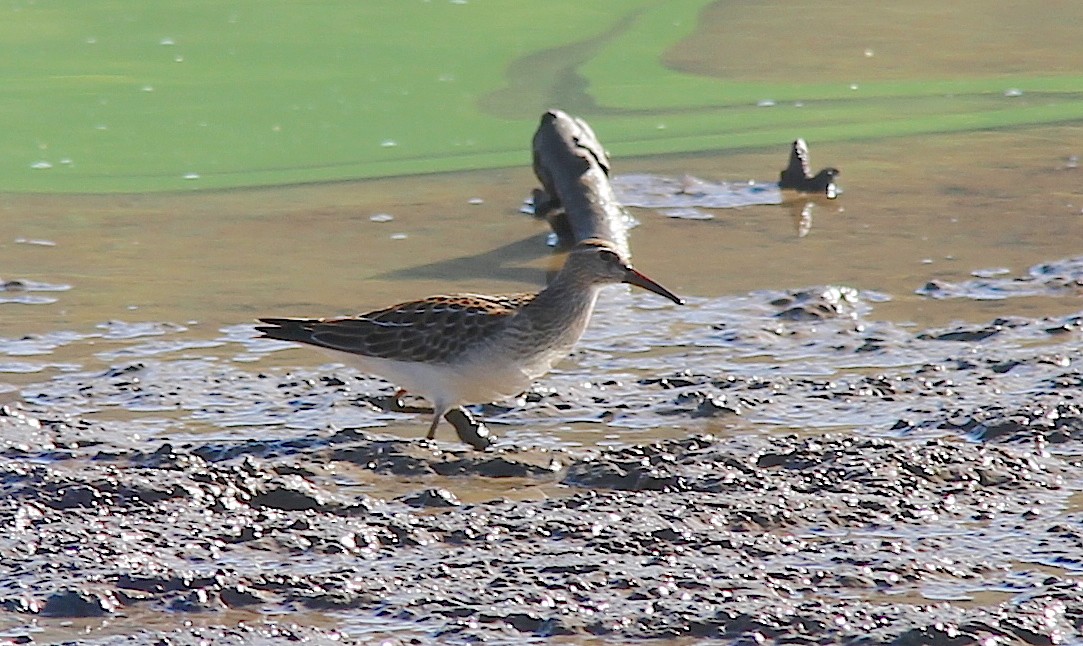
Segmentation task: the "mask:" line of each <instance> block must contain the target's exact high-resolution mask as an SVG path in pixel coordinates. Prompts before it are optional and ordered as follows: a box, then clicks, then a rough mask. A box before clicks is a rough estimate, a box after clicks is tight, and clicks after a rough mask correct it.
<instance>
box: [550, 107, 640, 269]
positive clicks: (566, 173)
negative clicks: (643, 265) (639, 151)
mask: <svg viewBox="0 0 1083 646" xmlns="http://www.w3.org/2000/svg"><path fill="white" fill-rule="evenodd" d="M533 148H534V174H535V175H537V177H538V181H540V182H541V184H542V188H541V189H535V190H534V214H535V215H536V216H538V217H544V218H545V219H546V220H547V221H548V222H549V226H551V227H552V228H553V231H554V232H555V233H556V234H557V236H558V237H559V238H560V242H561V244H563V245H573V244H575V243H577V242H580V241H582V240H586V239H587V238H602V239H604V240H609V241H610V242H612V243H614V244H616V245H617V246H619V247H620V248H621V250H622V251H623V252H624V253H625V254H627V253H628V224H627V220H628V218H627V214H626V213H625V211H624V207H623V206H622V205H621V203H620V202H619V201H618V200H617V196H616V194H615V193H614V192H613V187H612V186H611V185H610V183H609V170H610V165H609V154H608V153H607V152H606V151H605V148H603V147H602V144H601V142H599V141H598V137H597V136H596V135H595V134H594V130H593V129H591V127H590V125H589V124H587V122H586V121H584V120H582V119H580V118H578V117H573V116H571V115H569V114H567V113H566V112H563V111H561V110H549V111H547V112H546V113H545V114H543V115H542V118H541V123H540V124H539V125H538V129H537V131H536V132H535V133H534V143H533Z"/></svg>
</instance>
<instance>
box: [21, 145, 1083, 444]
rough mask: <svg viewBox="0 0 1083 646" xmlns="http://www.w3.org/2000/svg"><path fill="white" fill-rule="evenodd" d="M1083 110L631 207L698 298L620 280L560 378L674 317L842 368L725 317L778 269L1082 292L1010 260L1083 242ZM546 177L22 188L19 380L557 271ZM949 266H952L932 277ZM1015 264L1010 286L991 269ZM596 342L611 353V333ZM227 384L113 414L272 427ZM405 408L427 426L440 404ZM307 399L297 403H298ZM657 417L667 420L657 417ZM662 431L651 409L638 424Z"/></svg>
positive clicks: (817, 368)
mask: <svg viewBox="0 0 1083 646" xmlns="http://www.w3.org/2000/svg"><path fill="white" fill-rule="evenodd" d="M1080 130H1081V129H1080V127H1078V126H1062V127H1057V128H1036V129H1026V130H1018V131H1007V132H993V133H975V134H972V135H965V136H961V137H956V138H951V139H948V138H908V139H889V140H885V141H882V142H878V143H877V145H876V146H871V145H869V144H864V143H854V144H833V145H826V146H817V145H816V144H815V143H812V144H811V146H812V157H813V165H814V166H815V167H819V166H820V165H828V164H830V165H835V166H838V167H840V168H842V169H843V175H842V177H841V182H840V184H841V186H842V188H843V190H844V192H843V194H842V195H841V196H840V197H839V198H838V199H836V200H825V199H818V200H813V201H811V202H808V203H806V201H804V200H801V199H797V200H795V199H794V198H795V196H792V195H787V196H786V198H787V199H788V200H790V201H789V202H787V203H784V204H781V205H753V206H747V207H743V208H728V209H710V208H699V209H698V211H699V212H700V213H705V214H708V215H710V216H711V219H705V220H701V219H684V218H674V217H667V216H666V215H663V214H662V213H660V212H659V210H655V209H646V208H631V209H630V210H631V212H632V214H633V215H634V216H635V217H636V218H637V219H638V220H639V222H640V226H639V227H637V228H636V229H634V231H633V232H632V239H631V240H632V249H633V253H634V260H635V262H636V265H637V267H639V268H640V269H641V270H643V271H645V272H646V273H648V274H649V275H651V276H652V277H654V278H655V279H657V280H658V281H660V282H661V283H663V284H665V285H667V286H669V287H670V288H671V289H673V290H674V291H676V292H678V293H679V294H681V295H683V296H686V297H688V298H689V299H690V301H691V304H690V305H689V306H688V307H685V308H676V307H674V306H671V305H669V304H666V303H661V302H659V301H658V300H657V299H654V298H653V297H652V296H651V295H643V294H637V295H635V296H634V297H633V298H634V300H633V301H632V302H634V303H635V304H636V305H637V307H638V308H642V309H632V310H625V309H624V308H623V306H620V305H615V304H614V303H617V302H619V301H620V299H619V298H617V294H619V293H620V290H619V289H616V290H614V295H612V296H610V297H609V298H608V299H607V301H606V303H604V304H603V307H602V311H601V314H600V316H599V317H598V318H597V320H596V321H595V324H594V326H593V327H592V330H591V331H590V332H588V335H587V338H586V339H585V342H584V344H583V346H582V348H583V349H582V350H581V351H580V352H579V353H578V354H577V355H576V357H574V359H573V360H572V361H568V362H565V364H563V365H562V366H561V369H560V370H558V371H557V373H556V374H555V375H554V376H553V377H552V379H553V380H572V381H590V380H595V379H601V378H602V377H603V376H604V374H605V372H606V371H607V370H608V371H612V372H616V373H620V374H621V375H624V376H625V377H632V378H634V376H635V374H636V371H637V364H639V363H640V362H642V361H643V360H644V358H645V357H646V356H651V355H652V354H653V355H657V354H658V351H657V350H656V351H653V352H650V351H649V350H650V348H651V341H650V338H651V337H652V334H651V330H648V331H645V332H644V331H643V327H644V325H649V326H653V327H652V329H653V330H654V331H661V334H662V335H663V336H666V335H671V334H673V333H675V332H678V331H679V333H680V338H681V339H682V341H681V343H680V344H679V347H678V348H677V349H676V351H666V352H662V354H661V357H662V358H661V359H660V360H661V361H663V362H665V361H676V362H678V363H679V362H682V361H683V362H686V363H688V365H687V366H685V367H689V368H694V367H695V364H697V363H700V364H701V363H705V362H706V363H711V362H713V363H714V364H716V365H718V366H726V365H730V364H731V363H734V362H742V363H745V368H744V370H746V371H747V370H764V369H769V370H773V371H777V370H781V371H784V372H794V373H820V374H832V373H835V372H837V371H838V370H839V368H840V367H839V366H834V365H831V364H830V362H828V363H824V362H823V361H821V360H819V359H818V357H817V356H816V353H817V352H819V351H818V350H816V349H815V348H813V349H812V350H810V353H811V354H805V355H802V354H800V353H798V354H795V355H790V356H787V355H777V354H776V355H775V356H771V357H768V358H767V359H768V365H763V364H761V363H760V361H759V360H756V361H755V362H754V364H752V365H751V366H750V365H748V364H747V361H748V360H747V359H742V358H741V356H740V355H741V351H740V349H739V348H735V347H732V344H728V343H727V342H725V341H723V342H721V343H720V342H718V341H716V340H714V336H713V334H714V333H713V332H712V330H711V327H710V326H711V325H712V324H718V323H719V322H722V321H723V320H726V319H729V321H730V323H729V324H730V325H732V326H735V327H738V328H742V327H743V328H751V329H756V328H764V329H770V327H771V326H772V325H773V323H771V322H770V320H769V319H765V313H764V312H762V311H760V310H758V309H757V307H743V306H742V298H743V297H744V296H745V295H746V294H750V293H753V294H754V293H755V292H757V291H759V290H770V291H774V290H785V289H800V288H804V287H814V286H823V285H844V286H849V287H852V288H854V289H856V290H858V291H859V292H863V293H864V294H865V296H863V298H862V307H864V308H866V309H867V310H868V311H866V312H863V313H862V319H863V320H865V321H882V322H885V323H891V324H893V325H896V326H902V328H903V329H910V330H913V331H914V332H915V333H916V332H919V331H921V330H923V329H925V328H928V327H935V326H942V325H945V324H948V323H950V322H952V321H969V322H973V323H981V322H988V321H989V320H991V319H994V318H996V317H1000V316H1005V315H1014V316H1026V317H1040V316H1057V315H1064V314H1067V313H1071V312H1074V311H1077V310H1078V309H1079V301H1078V296H1079V293H1080V291H1081V290H1080V288H1078V287H1076V288H1071V287H1069V288H1067V289H1060V290H1052V291H1044V290H1043V289H1041V288H1039V289H1037V290H1032V289H1026V288H1025V287H1026V284H1025V283H1019V282H1018V281H1013V280H1012V279H1013V278H1017V277H1025V276H1027V275H1028V270H1029V269H1030V268H1031V267H1034V266H1036V265H1039V264H1040V263H1043V262H1046V261H1052V260H1058V259H1063V258H1068V257H1073V256H1076V255H1078V254H1079V253H1080V251H1081V247H1080V240H1081V238H1080V236H1079V235H1078V226H1079V222H1080V220H1081V219H1083V190H1081V188H1080V186H1081V185H1083V184H1081V183H1080V181H1079V179H1080V172H1083V171H1080V170H1079V169H1078V168H1073V167H1070V164H1069V159H1068V158H1069V156H1070V155H1072V154H1075V149H1074V148H1073V147H1072V146H1071V143H1072V142H1073V141H1076V140H1077V139H1078V136H1079V134H1080ZM601 136H602V137H603V138H604V133H602V135H601ZM1008 151H1010V155H1009V154H1007V152H1008ZM786 152H787V151H785V150H779V151H759V152H750V153H743V154H731V155H725V156H710V155H697V156H683V157H680V156H669V157H659V158H650V159H631V160H620V159H618V160H615V164H616V171H615V172H616V174H617V175H618V177H617V180H616V181H617V182H618V184H620V183H621V178H620V175H621V174H626V175H627V176H630V177H631V176H635V175H641V174H644V173H646V174H649V175H652V176H658V177H670V178H678V179H680V181H683V182H685V183H688V182H689V181H691V180H689V179H688V178H689V177H692V178H700V179H702V180H703V181H705V182H731V183H734V184H740V183H744V182H748V181H761V182H762V181H770V179H771V178H772V177H773V176H774V175H775V173H777V169H778V168H780V167H781V166H782V165H783V164H784V163H785V156H786ZM977 160H995V161H996V163H981V162H980V161H977ZM534 185H535V182H534V181H533V178H532V176H531V174H530V172H529V171H528V170H527V169H525V168H524V169H510V170H505V171H499V172H476V173H461V174H455V175H437V176H425V177H416V178H399V179H388V180H381V181H365V182H356V183H336V184H327V185H311V186H297V187H283V188H278V189H273V190H258V191H257V190H244V191H228V192H211V193H197V194H187V195H145V196H63V197H57V196H13V195H8V196H5V197H4V198H3V203H2V208H3V214H4V219H5V221H6V222H7V223H8V227H7V231H8V236H7V240H5V241H4V242H3V254H4V258H5V263H4V272H5V274H4V275H3V276H0V278H3V279H4V280H5V281H11V280H16V281H24V282H25V284H26V285H28V286H31V287H33V286H35V285H43V286H46V287H45V289H47V290H48V291H35V290H33V289H26V290H22V291H10V292H4V293H3V295H8V294H10V295H14V296H17V297H18V296H22V297H26V296H43V297H48V298H47V301H48V302H47V301H46V299H43V300H42V302H21V301H18V300H14V299H9V300H11V301H12V302H5V303H3V304H2V305H0V307H2V308H3V312H2V314H3V316H4V326H3V338H4V341H3V343H2V345H0V352H2V354H0V359H2V360H0V370H2V371H3V372H0V392H2V394H0V396H2V397H4V398H5V399H8V400H18V399H19V398H21V397H23V396H24V395H25V394H26V393H27V392H28V390H27V387H28V386H29V385H31V384H43V383H44V384H47V383H48V381H49V380H51V379H54V378H59V379H60V380H61V382H63V381H64V375H66V374H74V375H79V374H85V372H86V371H90V372H92V373H93V372H94V371H100V370H105V369H107V368H108V367H109V366H124V365H128V364H130V363H134V362H148V361H150V362H154V363H155V365H156V366H158V367H157V368H156V369H157V370H159V371H160V372H161V373H162V374H163V375H172V376H168V377H163V378H164V379H173V378H177V379H185V378H186V377H187V378H191V377H192V376H195V379H196V380H200V379H206V378H208V376H209V375H218V374H220V373H223V372H230V371H236V370H242V371H248V372H258V371H261V370H268V369H289V368H300V367H303V366H308V367H315V366H319V365H322V364H323V363H324V361H323V359H322V357H321V355H318V354H317V353H311V352H306V351H304V350H289V351H285V352H277V351H276V352H269V350H271V349H278V348H280V347H282V346H279V345H268V344H265V343H253V342H251V341H249V340H248V338H249V337H250V336H251V332H250V329H249V328H248V327H247V326H248V325H249V323H250V322H251V321H252V320H253V319H254V318H255V317H256V316H260V315H276V314H285V315H336V314H346V313H353V312H357V311H364V310H366V309H368V308H374V307H376V306H380V305H384V304H387V303H388V302H394V301H395V300H401V299H407V298H413V297H418V296H422V295H426V294H429V293H438V292H441V291H448V290H455V291H489V290H493V291H518V290H529V289H537V288H538V287H539V286H541V285H542V284H543V283H544V279H545V275H546V273H547V272H549V271H552V270H553V269H555V268H556V267H558V266H559V263H560V256H559V255H558V254H556V253H554V252H553V250H551V249H550V248H549V247H548V246H547V245H546V243H545V240H546V233H547V228H546V226H545V225H544V223H542V222H538V221H536V220H534V219H533V218H531V217H530V216H528V215H525V214H523V213H521V212H520V209H521V207H522V203H523V199H524V197H525V196H526V195H527V194H528V193H529V190H530V188H532V187H533V186H534ZM661 210H662V211H664V210H665V209H661ZM802 213H804V215H802ZM388 216H389V217H388ZM802 217H804V223H803V224H802V222H801V220H802ZM802 226H803V227H804V228H803V229H802ZM931 281H937V284H939V285H941V286H942V287H943V288H942V289H936V290H929V289H928V285H929V284H930V282H931ZM997 281H1000V284H1002V286H1003V287H1004V289H996V288H993V289H992V290H990V287H989V286H990V284H994V285H995V284H997ZM1020 285H1022V286H1023V287H1024V288H1023V289H1020ZM56 286H65V287H66V286H70V289H64V290H60V289H58V288H57V287H56ZM948 287H950V289H948ZM945 296H947V297H945ZM754 300H755V299H754ZM27 336H29V338H24V337H27ZM639 337H642V338H640V340H638V341H637V338H639ZM596 345H601V346H604V347H605V348H606V353H605V354H601V353H597V352H592V351H591V350H590V348H592V346H596ZM690 346H701V347H709V348H711V349H710V350H709V351H704V350H698V351H697V352H698V353H699V358H696V355H695V354H688V353H687V352H686V351H685V350H683V349H681V348H688V347H690ZM613 352H615V353H616V354H611V353H613ZM644 352H646V354H644ZM705 352H706V353H707V354H708V356H706V357H704V356H702V355H703V354H704V353H705ZM658 360H659V359H655V360H654V362H653V363H652V362H651V361H647V362H645V363H642V365H641V368H643V369H649V368H651V366H652V365H656V364H657V361H658ZM757 366H758V367H757ZM857 367H860V366H846V368H857ZM870 367H873V368H874V367H875V366H870ZM734 369H736V368H734ZM542 385H543V386H544V385H545V381H543V382H542ZM45 388H46V389H48V388H49V387H48V386H47V385H46V386H45ZM37 390H40V389H37ZM242 399H244V398H242ZM206 404H207V400H206V399H205V398H203V397H200V398H196V399H192V400H186V401H184V402H183V403H182V404H180V405H177V404H176V403H167V404H163V405H160V406H151V405H148V404H146V403H145V402H142V401H129V402H119V403H116V404H115V406H114V408H113V410H112V411H110V412H108V413H105V412H102V414H106V415H116V414H117V411H119V410H125V411H127V413H126V414H124V415H122V416H121V417H122V418H123V419H125V420H127V421H135V420H137V419H138V420H144V421H145V422H146V423H148V424H149V425H150V426H151V427H154V426H158V425H162V424H164V425H165V427H168V428H170V429H172V430H173V431H176V430H186V431H193V432H200V433H205V432H208V431H210V430H212V429H211V428H208V426H207V425H208V423H209V424H210V425H211V427H212V428H217V429H219V431H222V429H230V428H236V427H247V428H251V427H253V426H257V425H261V424H268V423H273V422H274V420H273V418H274V416H275V415H277V414H280V413H275V412H274V411H275V410H276V409H275V407H274V404H273V403H272V402H261V401H259V398H257V401H253V402H250V404H249V405H247V407H246V406H240V407H239V408H238V407H237V406H238V405H237V403H236V402H235V403H234V404H233V406H234V408H235V409H236V414H235V415H222V416H218V418H217V419H215V416H208V415H195V416H193V415H192V414H191V413H189V412H185V411H190V410H193V409H196V410H198V409H200V408H203V407H205V406H206ZM260 411H263V413H261V412H260ZM385 417H386V416H385ZM391 417H393V418H396V419H400V420H405V421H407V422H408V425H410V426H412V425H416V424H417V423H418V421H419V420H418V419H417V418H416V417H412V416H405V417H403V416H391ZM163 420H168V423H166V422H164V421H163ZM281 421H287V420H281ZM281 421H280V422H279V424H281ZM329 421H333V422H335V423H338V424H358V423H364V420H360V419H358V418H356V416H353V417H350V416H347V418H341V419H339V418H336V419H333V420H327V419H322V420H320V423H325V422H329ZM386 421H387V420H386V419H379V420H375V421H371V420H370V423H385V422H386ZM778 421H779V422H780V423H782V424H784V425H786V426H801V425H805V424H807V423H808V422H809V420H808V419H805V418H801V419H792V420H778ZM309 422H312V423H315V420H309ZM309 422H306V421H305V420H304V418H297V417H291V418H290V419H289V420H288V421H287V426H288V427H292V428H298V427H303V426H305V424H306V423H309ZM637 425H642V426H645V427H651V426H655V427H658V428H659V429H661V427H664V426H666V424H664V423H663V420H657V419H656V420H654V421H653V422H651V421H650V420H649V419H648V420H639V421H638V422H637ZM547 426H548V424H547ZM564 432H565V429H563V428H551V427H550V428H546V429H545V432H544V434H545V435H547V436H552V438H551V439H552V440H555V441H557V442H558V443H559V442H561V441H569V442H573V443H575V444H578V443H581V442H583V441H584V440H583V437H582V436H581V435H580V434H579V433H578V430H577V429H574V428H569V429H567V432H568V435H567V436H566V437H565V436H563V435H562V434H563V433H564ZM590 435H591V436H595V434H594V433H591V434H590ZM618 435H619V433H618ZM604 437H606V438H609V437H612V436H611V435H610V434H605V436H604ZM562 438H563V439H562ZM573 438H574V439H573ZM648 438H649V431H648V432H647V435H646V436H642V437H640V438H637V439H648ZM599 439H601V438H599ZM588 443H589V441H588Z"/></svg>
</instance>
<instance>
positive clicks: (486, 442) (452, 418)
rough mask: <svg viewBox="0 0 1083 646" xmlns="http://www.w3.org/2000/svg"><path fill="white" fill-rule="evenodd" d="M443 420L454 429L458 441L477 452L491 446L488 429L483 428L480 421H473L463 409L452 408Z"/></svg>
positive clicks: (483, 425)
mask: <svg viewBox="0 0 1083 646" xmlns="http://www.w3.org/2000/svg"><path fill="white" fill-rule="evenodd" d="M444 419H446V420H447V421H448V422H449V423H450V424H451V425H452V426H454V427H455V432H456V433H458V434H459V439H460V440H462V441H463V442H466V443H467V444H469V445H470V446H472V447H474V448H475V449H477V450H478V451H483V450H485V449H486V448H488V447H490V446H492V444H493V434H492V432H491V431H489V427H487V426H485V424H484V423H482V422H481V420H476V419H474V417H473V415H471V414H470V412H469V411H467V410H466V409H465V408H463V407H461V406H460V407H458V408H452V409H451V410H449V411H448V412H447V414H445V415H444Z"/></svg>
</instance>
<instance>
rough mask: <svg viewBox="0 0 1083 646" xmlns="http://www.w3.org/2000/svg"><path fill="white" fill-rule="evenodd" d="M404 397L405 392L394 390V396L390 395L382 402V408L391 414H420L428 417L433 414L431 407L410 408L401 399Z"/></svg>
mask: <svg viewBox="0 0 1083 646" xmlns="http://www.w3.org/2000/svg"><path fill="white" fill-rule="evenodd" d="M405 395H406V391H405V390H403V389H401V388H400V389H398V390H396V391H395V394H394V395H392V396H391V397H388V398H387V399H386V400H384V402H382V403H383V406H384V408H386V409H387V410H388V411H390V412H392V413H421V414H429V415H431V414H432V413H433V409H432V407H431V406H410V405H408V404H407V403H406V400H405V399H403V397H404V396H405Z"/></svg>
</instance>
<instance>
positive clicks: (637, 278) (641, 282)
mask: <svg viewBox="0 0 1083 646" xmlns="http://www.w3.org/2000/svg"><path fill="white" fill-rule="evenodd" d="M624 282H626V283H628V284H629V285H635V286H636V287H642V288H643V289H645V290H647V291H650V292H654V293H655V294H658V295H659V296H663V297H665V298H668V299H669V300H671V301H673V302H674V303H676V304H678V305H684V299H683V298H681V297H680V296H677V295H676V294H674V293H673V292H671V291H669V290H668V289H666V288H665V287H662V286H661V285H659V284H658V283H656V282H654V281H653V280H651V279H650V278H647V277H646V276H644V275H643V274H641V273H639V272H638V271H636V270H635V269H632V268H631V267H629V268H628V272H627V273H626V274H625V275H624Z"/></svg>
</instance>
